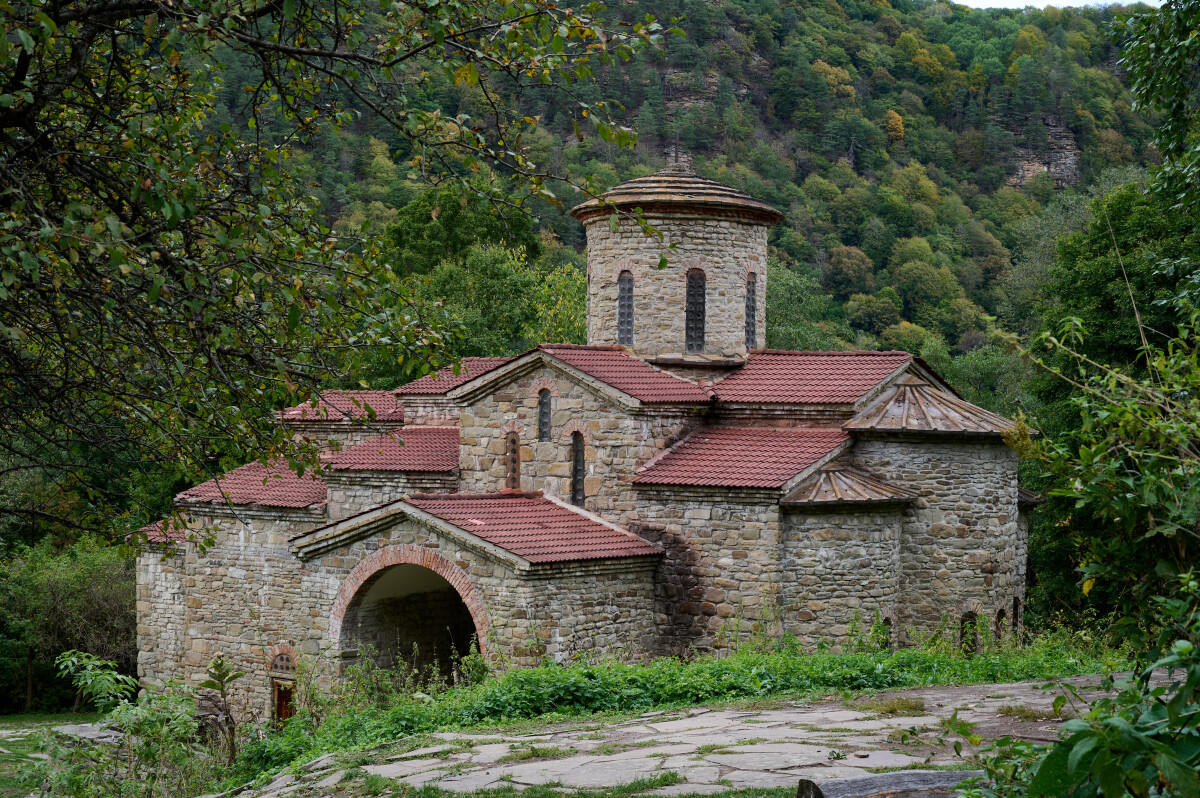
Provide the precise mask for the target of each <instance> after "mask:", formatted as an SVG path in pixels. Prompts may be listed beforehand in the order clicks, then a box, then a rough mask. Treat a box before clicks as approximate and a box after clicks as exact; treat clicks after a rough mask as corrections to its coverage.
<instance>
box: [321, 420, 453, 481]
mask: <svg viewBox="0 0 1200 798" xmlns="http://www.w3.org/2000/svg"><path fill="white" fill-rule="evenodd" d="M330 462H331V464H332V465H333V468H334V470H337V471H343V470H345V471H453V470H454V469H456V468H458V427H406V428H404V429H402V430H397V431H396V432H391V433H388V434H387V435H380V436H379V437H377V438H371V439H370V440H368V441H363V442H362V443H360V444H358V445H356V446H351V447H350V448H348V449H345V450H344V451H341V452H339V453H338V454H336V455H334V457H333V459H332V460H331V461H330Z"/></svg>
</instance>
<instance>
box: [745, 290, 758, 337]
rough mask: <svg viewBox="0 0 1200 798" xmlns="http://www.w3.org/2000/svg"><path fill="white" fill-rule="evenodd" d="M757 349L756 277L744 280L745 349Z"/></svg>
mask: <svg viewBox="0 0 1200 798" xmlns="http://www.w3.org/2000/svg"><path fill="white" fill-rule="evenodd" d="M757 347H758V275H756V274H755V273H754V272H750V276H749V277H747V278H746V348H747V349H755V348H757Z"/></svg>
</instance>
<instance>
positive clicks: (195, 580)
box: [137, 166, 1036, 714]
mask: <svg viewBox="0 0 1200 798" xmlns="http://www.w3.org/2000/svg"><path fill="white" fill-rule="evenodd" d="M604 198H605V200H606V201H607V202H608V203H609V204H610V206H616V207H618V208H620V209H622V210H631V211H632V210H640V211H641V212H642V213H643V214H644V217H645V219H646V220H647V221H648V222H649V223H650V224H651V225H653V226H654V227H655V228H657V229H658V230H659V231H661V232H662V233H663V236H664V240H659V239H657V238H652V237H648V236H647V235H645V234H644V233H643V231H642V230H641V228H640V227H639V226H638V225H637V223H636V222H635V221H632V220H629V219H625V218H622V219H621V220H620V221H619V222H618V223H616V224H615V225H614V223H613V222H612V218H613V217H612V212H611V208H606V207H604V206H602V205H601V204H600V203H598V202H596V201H595V200H591V201H588V202H584V203H583V204H582V205H579V206H578V207H576V208H574V209H573V210H572V215H573V216H574V217H575V218H576V219H578V220H579V221H580V222H581V223H582V224H583V225H584V227H585V228H586V232H587V243H588V250H587V252H588V266H587V270H588V273H587V286H588V288H587V290H588V320H587V329H588V344H587V345H567V344H545V345H542V346H539V347H537V348H535V349H531V350H529V351H528V352H524V353H523V354H520V355H517V356H515V357H494V358H467V359H466V360H465V361H464V362H463V363H462V364H461V368H460V370H459V373H457V374H454V373H452V371H451V370H449V369H447V370H444V371H443V372H441V373H439V374H434V375H429V376H426V377H422V378H421V379H418V380H416V381H414V382H411V383H409V384H408V385H405V386H403V387H401V388H399V389H397V390H395V391H344V392H329V393H326V394H324V395H323V396H322V397H321V399H320V401H319V402H314V403H313V404H305V405H301V406H298V407H293V408H290V409H288V410H285V411H282V412H281V413H280V414H279V420H280V423H282V424H284V425H286V426H287V427H288V428H289V429H291V430H293V431H294V433H295V434H296V435H298V436H303V437H304V438H307V439H311V440H315V441H319V442H321V443H322V444H323V445H325V446H326V447H327V451H328V454H327V466H328V467H327V469H325V470H324V471H322V472H321V473H320V474H319V475H311V474H306V475H304V476H303V477H297V476H296V475H295V474H294V473H292V472H291V471H289V470H288V469H287V468H286V467H282V466H280V467H275V468H272V467H267V466H263V465H262V464H259V463H251V464H249V465H246V466H242V467H241V468H237V469H234V470H233V471H231V472H229V473H228V474H225V475H224V476H222V477H220V478H218V479H215V480H212V481H210V482H206V483H204V484H201V485H198V486H196V487H194V488H191V489H189V490H186V491H184V492H183V493H181V494H179V496H178V497H177V500H176V501H177V505H178V506H179V507H180V508H182V510H183V512H184V513H185V514H186V517H187V518H188V519H189V523H190V524H191V525H192V526H193V527H194V528H195V529H197V530H199V529H201V528H205V529H212V530H215V541H214V543H213V545H211V546H209V547H207V548H204V549H200V548H198V547H197V546H196V545H195V544H194V543H189V542H187V541H185V540H183V539H182V538H183V537H184V536H182V535H180V534H178V533H170V532H167V531H166V529H165V527H163V526H161V525H158V526H155V527H153V528H150V529H149V530H148V534H149V536H150V538H151V540H152V541H153V542H155V543H158V544H161V545H160V546H157V547H152V548H150V549H148V550H146V551H145V552H144V553H143V554H142V555H141V556H140V558H139V561H138V604H137V610H138V640H139V647H140V654H139V670H140V675H141V678H142V680H143V682H144V683H147V684H150V683H158V682H162V681H164V680H166V679H169V678H180V679H183V680H185V681H187V682H191V683H195V682H196V681H197V680H199V679H201V678H202V674H203V671H204V668H205V666H206V664H207V663H208V662H209V660H210V659H211V658H212V657H213V656H215V655H217V654H221V653H223V654H226V655H228V656H229V657H231V658H232V659H233V660H234V661H235V662H236V664H237V667H238V668H239V669H240V670H244V671H246V672H247V673H248V674H249V675H250V676H249V677H248V678H246V679H243V680H241V683H240V684H241V689H242V691H243V693H244V695H243V698H245V699H247V700H249V701H252V702H253V705H254V706H256V707H258V708H261V709H262V710H263V711H275V712H276V713H285V714H286V712H287V711H288V709H287V703H288V695H289V694H290V693H289V691H290V680H291V679H293V678H294V677H295V673H296V668H297V664H298V663H300V662H303V661H305V660H307V661H308V663H309V664H310V666H311V667H312V668H313V669H315V671H316V672H318V673H322V674H327V675H329V676H333V675H336V674H337V673H339V672H340V670H341V669H343V668H345V667H346V665H347V664H348V663H352V662H354V661H355V660H356V659H358V658H359V657H360V656H363V652H372V655H373V656H375V657H377V658H378V660H379V661H381V662H383V663H384V664H390V665H397V666H420V667H431V666H436V667H441V668H443V672H446V671H445V670H444V669H445V668H446V667H447V663H450V662H452V661H453V660H454V658H455V657H456V656H458V655H461V654H463V653H466V652H467V651H469V650H470V648H471V646H472V645H477V646H478V648H479V650H480V652H481V653H482V654H483V656H484V657H486V658H488V659H489V660H491V661H493V662H494V663H496V664H498V665H502V666H512V665H525V664H533V663H537V662H540V661H543V660H544V659H546V658H549V659H552V660H556V661H568V660H571V659H572V658H576V657H589V656H599V655H616V656H620V657H622V658H639V657H645V656H651V655H658V654H686V653H688V652H691V651H705V650H710V649H713V648H715V647H719V646H722V645H726V644H727V643H728V642H729V641H731V640H734V639H736V638H738V637H744V636H746V635H748V634H750V633H751V632H752V630H753V629H755V627H756V625H758V627H759V628H760V629H763V628H765V629H766V631H767V632H768V633H772V634H775V635H782V634H790V635H794V636H795V637H796V638H798V640H799V642H800V644H801V645H802V646H803V647H804V648H806V649H809V650H811V649H813V648H815V647H816V646H817V645H818V644H819V643H820V642H821V641H828V642H829V643H831V644H833V645H837V644H838V643H840V642H844V641H845V640H846V638H847V634H848V627H849V626H850V625H851V624H852V623H853V622H854V619H855V618H856V617H857V618H859V619H861V623H862V624H863V625H864V626H870V625H871V623H872V621H873V620H878V621H880V622H882V623H884V624H886V625H887V627H888V628H889V629H894V630H895V634H894V636H893V637H894V643H895V644H896V645H902V644H903V643H904V642H905V640H904V635H905V633H906V632H911V630H917V629H924V630H930V629H933V628H935V627H938V626H939V625H941V626H942V628H943V629H946V630H948V633H949V634H954V635H958V634H962V635H964V636H970V637H971V638H972V640H973V638H974V634H975V632H974V630H975V628H976V626H977V625H978V624H977V622H983V623H985V624H986V625H987V628H988V629H989V630H990V631H989V633H994V634H1008V633H1011V632H1012V631H1015V630H1016V629H1018V628H1019V624H1020V619H1021V609H1022V601H1023V596H1024V583H1025V568H1026V550H1027V532H1028V518H1027V511H1028V507H1029V505H1030V504H1031V503H1032V502H1034V501H1036V497H1034V496H1033V495H1032V494H1029V493H1027V492H1025V491H1023V490H1020V489H1019V488H1018V486H1017V457H1016V454H1015V453H1014V452H1013V451H1012V450H1011V449H1010V448H1009V447H1008V446H1007V445H1005V443H1004V442H1003V440H1002V435H1003V433H1004V431H1005V430H1006V429H1008V428H1009V427H1010V426H1011V422H1009V421H1007V420H1006V419H1004V418H1001V417H999V416H996V415H994V414H992V413H989V412H987V411H986V410H983V409H981V408H979V407H975V406H973V405H971V404H969V403H967V402H965V401H963V399H962V398H961V397H960V396H959V395H958V394H957V393H955V391H954V389H953V388H952V387H950V386H949V385H947V384H946V383H945V382H944V381H943V380H942V379H941V378H940V377H939V376H938V375H937V374H936V373H934V372H933V370H932V369H930V368H929V366H928V365H926V364H925V363H924V362H922V361H921V360H920V359H919V358H916V357H913V356H912V355H910V354H908V353H905V352H788V351H776V350H769V349H764V348H763V344H764V335H765V328H766V293H767V286H766V281H767V268H766V267H767V234H768V230H769V228H770V227H771V225H772V224H774V223H775V222H776V221H778V220H779V219H780V214H779V213H778V212H777V211H776V210H774V209H773V208H771V207H770V206H768V205H766V204H764V203H762V202H760V201H758V200H755V199H753V198H752V197H750V196H748V195H746V194H744V193H742V192H740V191H736V190H734V189H731V188H728V187H726V186H723V185H721V184H719V183H716V182H713V181H710V180H705V179H702V178H700V177H698V176H696V175H694V174H691V173H689V172H688V171H687V170H685V169H683V168H680V167H678V166H674V167H668V168H667V169H666V170H664V171H662V172H659V173H658V174H655V175H652V176H649V177H644V178H640V179H637V180H632V181H629V182H627V183H624V184H622V185H620V186H618V187H616V188H615V189H613V190H612V191H611V192H609V193H608V194H606V195H605V197H604ZM666 244H673V245H674V248H673V249H671V250H665V249H664V246H665V245H666ZM663 252H666V254H667V260H668V265H667V266H666V267H665V268H660V267H659V258H660V254H662V253H663ZM368 408H369V410H368ZM972 640H966V641H964V642H966V643H967V644H968V645H970V644H972ZM435 664H436V665H435Z"/></svg>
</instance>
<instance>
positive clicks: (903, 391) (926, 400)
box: [842, 376, 1013, 435]
mask: <svg viewBox="0 0 1200 798" xmlns="http://www.w3.org/2000/svg"><path fill="white" fill-rule="evenodd" d="M842 426H843V427H845V428H846V429H851V430H870V431H873V432H935V433H938V432H941V433H966V434H975V435H1002V434H1003V433H1004V432H1005V431H1007V430H1009V429H1012V427H1013V422H1011V421H1009V420H1008V419H1007V418H1004V417H1003V416H998V415H996V414H995V413H992V412H989V411H987V410H984V409H983V408H982V407H976V406H975V405H973V404H971V403H970V402H966V401H963V400H962V399H959V398H958V397H957V396H954V395H953V394H948V393H946V392H945V391H942V390H938V389H937V388H934V387H933V386H932V385H930V384H929V383H927V382H925V381H924V380H922V379H919V378H917V377H913V376H905V377H904V378H902V379H900V380H898V381H897V383H896V384H895V385H894V386H893V387H891V388H889V389H888V391H887V392H886V393H884V395H883V396H881V397H880V398H879V399H878V401H876V402H875V403H874V404H872V405H871V406H870V407H868V408H867V409H866V410H864V411H863V412H861V413H859V414H858V415H857V416H855V417H854V418H852V419H850V420H849V421H847V422H846V423H845V424H843V425H842Z"/></svg>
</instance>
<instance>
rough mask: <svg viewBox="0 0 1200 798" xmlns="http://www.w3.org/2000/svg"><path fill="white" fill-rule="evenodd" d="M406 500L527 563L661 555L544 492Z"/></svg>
mask: <svg viewBox="0 0 1200 798" xmlns="http://www.w3.org/2000/svg"><path fill="white" fill-rule="evenodd" d="M404 501H406V502H407V503H408V504H410V505H412V506H413V507H416V508H417V509H418V510H424V511H425V512H427V513H429V514H430V515H433V516H436V517H437V518H440V519H442V520H443V521H446V522H447V523H450V524H453V525H454V526H456V527H458V528H459V529H462V530H464V531H466V532H469V533H471V534H472V535H474V536H476V537H478V538H482V539H483V540H486V541H487V542H489V543H492V544H494V545H496V546H499V547H500V548H502V549H505V550H506V551H510V552H512V553H513V554H515V555H517V556H518V557H521V558H522V559H525V560H528V561H529V562H534V563H557V562H572V561H578V560H600V559H609V558H613V557H645V556H648V555H658V554H662V551H661V550H660V549H658V548H656V547H654V546H651V545H650V544H649V543H647V542H646V541H644V540H642V539H641V538H639V537H638V536H637V535H634V534H633V533H632V532H626V531H624V530H621V529H616V528H614V527H611V526H609V525H607V524H602V523H600V522H599V521H597V520H595V519H594V518H592V517H591V516H589V515H586V514H584V513H582V512H579V511H577V510H574V509H572V508H570V507H566V506H564V505H562V504H559V503H558V502H553V501H550V500H549V499H547V498H545V497H544V496H543V495H542V494H541V492H529V493H526V492H521V491H507V490H505V491H500V492H499V493H484V494H467V493H414V494H412V495H410V496H408V497H406V498H405V500H404Z"/></svg>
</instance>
